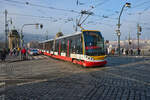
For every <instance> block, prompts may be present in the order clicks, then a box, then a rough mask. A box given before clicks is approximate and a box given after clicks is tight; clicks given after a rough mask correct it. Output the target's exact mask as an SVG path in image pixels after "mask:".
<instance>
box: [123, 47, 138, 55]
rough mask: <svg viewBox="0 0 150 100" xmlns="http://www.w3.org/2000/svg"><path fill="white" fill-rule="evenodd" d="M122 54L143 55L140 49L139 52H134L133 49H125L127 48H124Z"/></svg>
mask: <svg viewBox="0 0 150 100" xmlns="http://www.w3.org/2000/svg"><path fill="white" fill-rule="evenodd" d="M121 52H122V54H123V55H131V56H132V55H138V56H139V55H141V50H140V49H139V48H138V49H137V51H133V49H132V48H131V49H125V48H122V50H121Z"/></svg>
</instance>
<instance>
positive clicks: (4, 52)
mask: <svg viewBox="0 0 150 100" xmlns="http://www.w3.org/2000/svg"><path fill="white" fill-rule="evenodd" d="M6 54H7V51H6V49H5V48H3V50H2V51H1V54H0V56H1V60H2V61H5V59H6Z"/></svg>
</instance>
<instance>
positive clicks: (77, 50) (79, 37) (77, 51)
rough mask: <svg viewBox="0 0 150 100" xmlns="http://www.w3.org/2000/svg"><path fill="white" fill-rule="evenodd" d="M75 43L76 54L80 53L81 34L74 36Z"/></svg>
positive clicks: (81, 50)
mask: <svg viewBox="0 0 150 100" xmlns="http://www.w3.org/2000/svg"><path fill="white" fill-rule="evenodd" d="M76 42H77V43H76V44H77V48H76V53H78V54H82V52H83V49H82V40H81V36H78V37H77V38H76Z"/></svg>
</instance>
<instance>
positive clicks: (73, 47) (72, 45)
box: [71, 38, 76, 53]
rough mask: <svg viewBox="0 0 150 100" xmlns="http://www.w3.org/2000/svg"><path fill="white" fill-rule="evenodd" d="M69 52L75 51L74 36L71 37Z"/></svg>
mask: <svg viewBox="0 0 150 100" xmlns="http://www.w3.org/2000/svg"><path fill="white" fill-rule="evenodd" d="M71 53H76V41H75V39H74V38H72V39H71Z"/></svg>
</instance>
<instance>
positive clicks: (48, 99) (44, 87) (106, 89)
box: [0, 55, 150, 100]
mask: <svg viewBox="0 0 150 100" xmlns="http://www.w3.org/2000/svg"><path fill="white" fill-rule="evenodd" d="M30 59H31V60H28V61H20V62H13V63H11V62H9V63H7V62H6V63H1V66H0V68H1V73H0V80H1V82H5V84H6V85H5V87H6V89H5V91H4V92H1V96H2V97H5V100H150V74H149V73H150V58H149V57H146V58H142V57H108V64H107V65H106V66H105V67H100V68H83V67H81V66H79V65H74V64H72V63H69V62H64V61H60V60H56V59H52V58H49V57H46V56H43V55H40V56H35V57H31V58H30Z"/></svg>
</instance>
